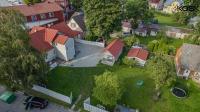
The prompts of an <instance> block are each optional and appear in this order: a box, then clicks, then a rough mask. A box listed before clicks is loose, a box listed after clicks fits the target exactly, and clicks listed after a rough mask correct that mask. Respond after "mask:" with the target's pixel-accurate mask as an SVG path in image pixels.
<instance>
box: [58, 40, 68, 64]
mask: <svg viewBox="0 0 200 112" xmlns="http://www.w3.org/2000/svg"><path fill="white" fill-rule="evenodd" d="M55 47H56V54H57V57H58V58H60V59H63V60H65V61H68V57H67V53H66V47H65V45H62V44H59V43H57V44H55Z"/></svg>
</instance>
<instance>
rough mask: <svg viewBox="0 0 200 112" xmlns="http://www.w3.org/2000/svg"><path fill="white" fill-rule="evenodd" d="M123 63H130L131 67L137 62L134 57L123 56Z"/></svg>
mask: <svg viewBox="0 0 200 112" xmlns="http://www.w3.org/2000/svg"><path fill="white" fill-rule="evenodd" d="M123 64H125V65H128V66H129V67H133V66H135V65H136V64H137V62H136V61H135V60H134V59H129V58H128V57H127V56H126V57H124V58H123Z"/></svg>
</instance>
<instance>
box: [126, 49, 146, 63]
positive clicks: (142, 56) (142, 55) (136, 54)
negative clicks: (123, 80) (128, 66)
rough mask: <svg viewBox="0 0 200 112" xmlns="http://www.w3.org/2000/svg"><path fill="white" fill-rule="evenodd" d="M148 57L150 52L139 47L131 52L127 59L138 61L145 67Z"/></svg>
mask: <svg viewBox="0 0 200 112" xmlns="http://www.w3.org/2000/svg"><path fill="white" fill-rule="evenodd" d="M148 55H149V52H148V51H147V50H144V49H142V48H139V47H137V48H132V49H131V50H129V52H128V55H127V57H128V58H129V59H134V60H136V61H137V62H138V64H139V65H140V66H144V65H145V63H146V60H147V57H148Z"/></svg>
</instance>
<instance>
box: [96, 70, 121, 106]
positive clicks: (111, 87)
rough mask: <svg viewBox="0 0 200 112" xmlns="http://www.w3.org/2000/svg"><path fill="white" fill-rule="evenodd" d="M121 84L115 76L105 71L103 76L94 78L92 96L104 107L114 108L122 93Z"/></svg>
mask: <svg viewBox="0 0 200 112" xmlns="http://www.w3.org/2000/svg"><path fill="white" fill-rule="evenodd" d="M122 87H123V86H122V83H121V81H120V80H119V79H118V77H117V75H114V74H112V73H111V72H108V71H106V72H105V73H104V74H103V75H100V76H96V77H95V88H94V89H93V96H94V97H96V98H97V99H98V100H99V101H101V102H102V103H103V104H104V105H109V106H114V105H116V104H117V100H119V99H120V98H121V96H122V93H123V90H124V89H123V88H122Z"/></svg>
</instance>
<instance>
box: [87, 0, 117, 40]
mask: <svg viewBox="0 0 200 112" xmlns="http://www.w3.org/2000/svg"><path fill="white" fill-rule="evenodd" d="M83 10H84V13H85V18H86V27H87V29H88V31H89V33H91V34H93V35H94V37H105V38H106V37H107V38H108V37H109V36H108V35H109V33H110V32H112V31H113V30H114V29H115V28H116V27H118V26H120V24H121V23H120V22H121V0H106V1H105V0H92V1H91V0H84V1H83Z"/></svg>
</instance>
